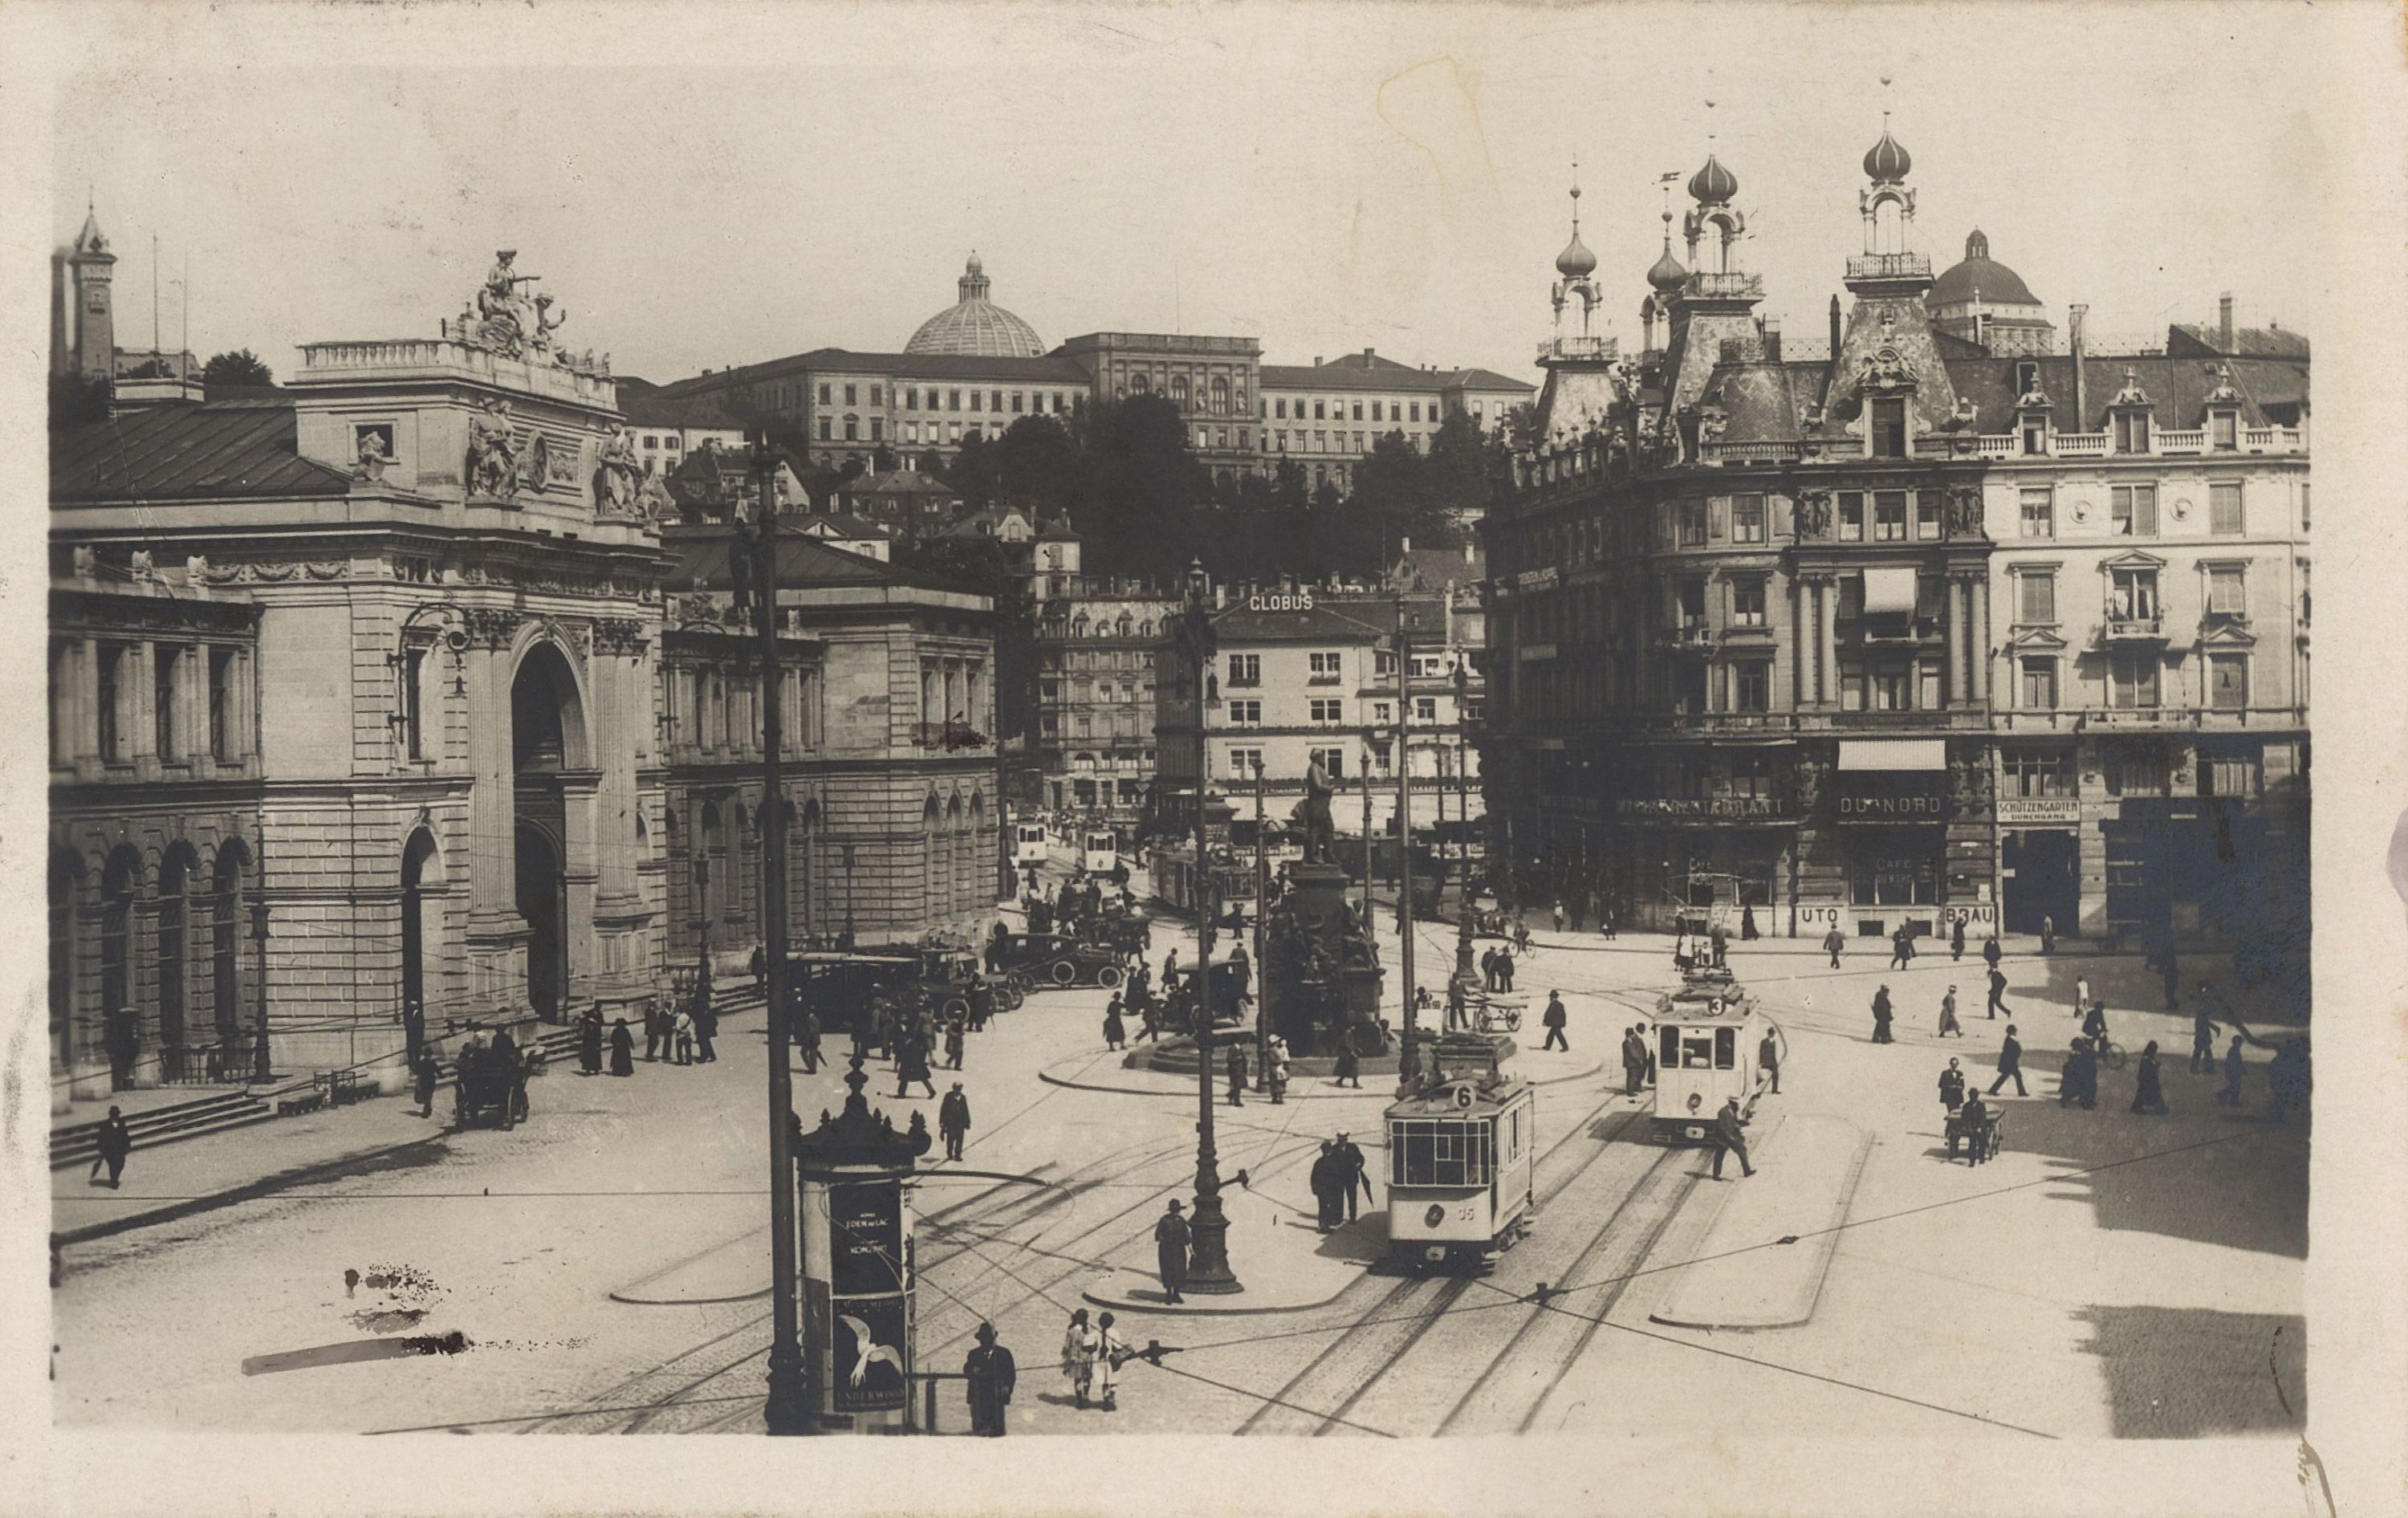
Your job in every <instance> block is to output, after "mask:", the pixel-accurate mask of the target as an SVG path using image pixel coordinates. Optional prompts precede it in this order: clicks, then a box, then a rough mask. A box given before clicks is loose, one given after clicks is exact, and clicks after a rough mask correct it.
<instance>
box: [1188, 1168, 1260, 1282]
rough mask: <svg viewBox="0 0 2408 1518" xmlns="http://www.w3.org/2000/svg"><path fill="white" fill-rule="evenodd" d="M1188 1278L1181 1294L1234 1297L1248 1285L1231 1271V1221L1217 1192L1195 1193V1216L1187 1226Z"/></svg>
mask: <svg viewBox="0 0 2408 1518" xmlns="http://www.w3.org/2000/svg"><path fill="white" fill-rule="evenodd" d="M1187 1240H1188V1266H1187V1279H1186V1280H1185V1281H1183V1282H1181V1283H1180V1290H1181V1291H1183V1292H1196V1293H1198V1294H1200V1295H1202V1296H1235V1295H1236V1294H1238V1293H1239V1292H1241V1291H1244V1290H1245V1289H1246V1288H1245V1284H1244V1283H1243V1282H1240V1281H1239V1279H1238V1277H1237V1274H1236V1272H1234V1271H1232V1270H1231V1269H1230V1268H1229V1219H1228V1217H1227V1216H1226V1214H1225V1213H1223V1212H1222V1210H1221V1194H1220V1193H1219V1192H1217V1191H1212V1192H1202V1191H1199V1192H1197V1194H1196V1216H1195V1219H1194V1221H1192V1222H1191V1223H1189V1224H1188V1225H1187Z"/></svg>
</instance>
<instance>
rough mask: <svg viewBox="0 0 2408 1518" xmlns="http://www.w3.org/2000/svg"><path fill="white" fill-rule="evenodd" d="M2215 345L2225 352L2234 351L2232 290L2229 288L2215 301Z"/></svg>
mask: <svg viewBox="0 0 2408 1518" xmlns="http://www.w3.org/2000/svg"><path fill="white" fill-rule="evenodd" d="M2215 346H2216V347H2217V348H2218V349H2220V350H2221V351H2224V352H2227V353H2229V352H2231V351H2232V292H2231V291H2229V290H2228V291H2226V292H2225V293H2224V294H2223V295H2222V296H2221V297H2220V298H2219V299H2218V300H2217V301H2216V303H2215Z"/></svg>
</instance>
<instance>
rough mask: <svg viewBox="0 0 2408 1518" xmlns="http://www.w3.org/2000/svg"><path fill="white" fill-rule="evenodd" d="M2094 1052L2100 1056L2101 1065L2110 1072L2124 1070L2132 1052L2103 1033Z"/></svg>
mask: <svg viewBox="0 0 2408 1518" xmlns="http://www.w3.org/2000/svg"><path fill="white" fill-rule="evenodd" d="M2092 1052H2093V1053H2096V1054H2097V1055H2098V1056H2099V1063H2100V1066H2102V1067H2105V1068H2107V1069H2110V1070H2120V1069H2122V1068H2123V1067H2124V1061H2125V1060H2126V1059H2127V1058H2128V1057H2129V1054H2130V1051H2128V1050H2127V1049H2126V1048H2125V1047H2124V1046H2123V1045H2122V1044H2119V1043H2117V1042H2116V1041H2115V1040H2114V1039H2113V1038H2109V1037H2107V1036H2106V1035H2105V1034H2103V1033H2102V1034H2100V1036H2099V1038H2098V1041H2097V1043H2096V1044H2095V1045H2094V1046H2093V1051H2092Z"/></svg>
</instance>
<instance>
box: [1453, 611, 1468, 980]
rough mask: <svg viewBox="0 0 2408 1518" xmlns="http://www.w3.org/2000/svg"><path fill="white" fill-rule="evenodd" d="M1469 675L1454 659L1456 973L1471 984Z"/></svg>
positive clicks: (1458, 657)
mask: <svg viewBox="0 0 2408 1518" xmlns="http://www.w3.org/2000/svg"><path fill="white" fill-rule="evenodd" d="M1470 682H1471V674H1470V669H1469V663H1468V660H1467V659H1466V657H1465V655H1464V653H1463V652H1461V651H1460V650H1457V651H1456V652H1455V828H1456V846H1457V847H1458V848H1460V849H1461V850H1462V851H1463V871H1462V883H1461V884H1459V885H1458V886H1456V888H1455V890H1456V895H1455V974H1456V975H1457V976H1459V977H1461V978H1462V979H1463V980H1464V981H1466V982H1469V981H1470V980H1471V781H1470V779H1469V777H1470V774H1471V752H1470V750H1469V748H1467V747H1466V746H1465V739H1466V735H1467V734H1468V733H1469V730H1470V720H1469V717H1468V716H1466V710H1467V709H1466V707H1465V705H1464V696H1465V693H1466V691H1467V689H1468V687H1469V685H1470Z"/></svg>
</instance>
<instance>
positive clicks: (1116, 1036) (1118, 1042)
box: [1104, 992, 1128, 1052]
mask: <svg viewBox="0 0 2408 1518" xmlns="http://www.w3.org/2000/svg"><path fill="white" fill-rule="evenodd" d="M1127 1042H1128V1028H1127V1025H1126V1024H1124V1023H1122V1022H1121V998H1120V993H1118V992H1114V993H1113V994H1112V999H1111V1000H1110V1001H1108V1002H1106V1003H1104V1048H1105V1050H1106V1051H1107V1052H1110V1051H1112V1050H1117V1049H1119V1048H1121V1047H1122V1046H1123V1045H1125V1044H1126V1043H1127Z"/></svg>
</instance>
